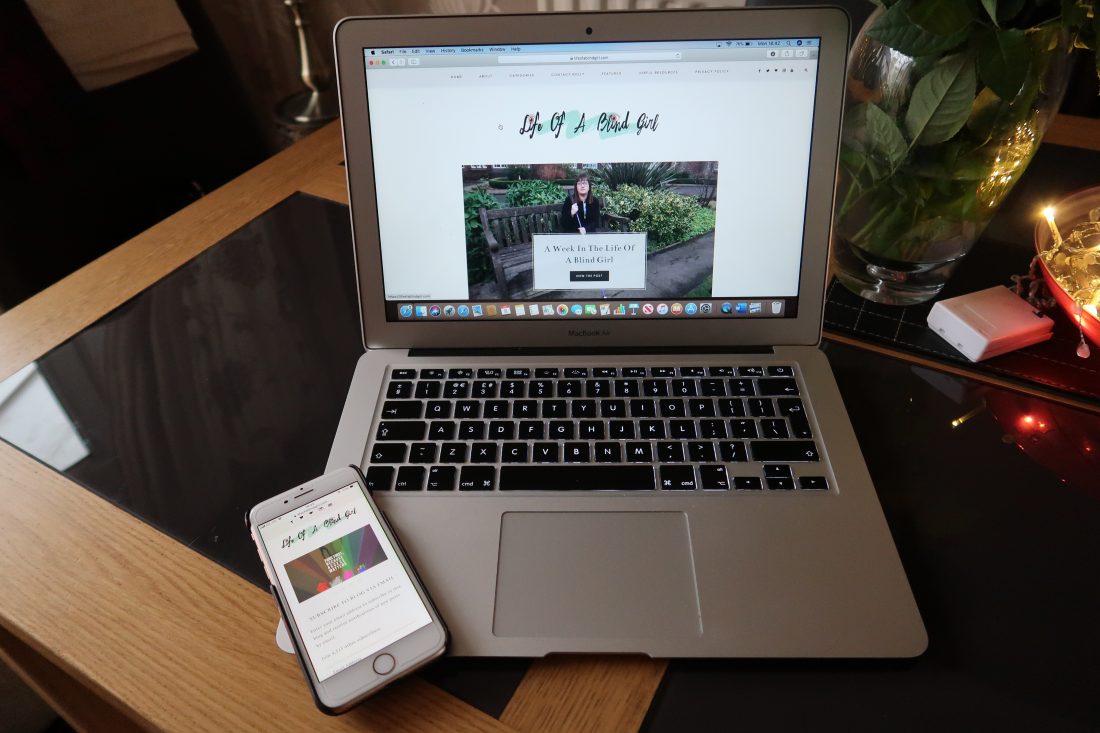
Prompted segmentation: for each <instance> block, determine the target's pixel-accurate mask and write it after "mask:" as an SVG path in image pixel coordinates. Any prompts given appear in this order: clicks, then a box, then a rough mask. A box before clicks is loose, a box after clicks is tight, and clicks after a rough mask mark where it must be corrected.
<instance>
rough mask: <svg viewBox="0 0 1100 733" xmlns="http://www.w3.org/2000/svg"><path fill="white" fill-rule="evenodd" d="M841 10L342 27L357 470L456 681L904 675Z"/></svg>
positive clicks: (339, 438)
mask: <svg viewBox="0 0 1100 733" xmlns="http://www.w3.org/2000/svg"><path fill="white" fill-rule="evenodd" d="M847 38H848V20H847V17H846V16H845V15H844V13H843V12H842V11H840V10H836V9H781V10H699V11H677V12H630V13H596V14H542V15H530V16H525V15H480V16H464V17H401V18H394V17H387V18H351V19H347V20H344V21H342V22H341V23H340V24H339V25H338V27H337V29H336V31H335V43H336V56H337V62H338V73H339V88H340V100H341V110H342V116H343V129H344V144H345V152H346V163H347V175H348V188H349V192H350V201H351V211H352V224H353V229H354V240H355V262H356V270H357V273H356V274H357V277H358V287H359V302H360V308H361V311H362V324H363V340H364V345H365V347H366V353H365V354H364V355H363V356H362V357H361V359H360V360H359V363H358V366H357V368H356V370H355V376H354V378H353V381H352V384H351V387H350V391H349V394H348V397H347V402H346V405H345V406H344V410H343V413H342V417H341V419H340V423H339V428H338V432H337V435H336V437H335V440H334V444H333V447H332V452H331V455H330V457H329V461H328V465H329V468H335V467H338V466H341V465H347V464H349V463H354V464H358V465H360V466H362V467H363V470H364V471H365V473H366V477H367V481H368V484H369V487H370V489H371V490H372V492H373V494H374V496H375V498H376V499H377V501H378V503H379V505H380V506H381V507H382V509H383V510H384V511H385V513H386V514H387V516H388V517H389V518H390V520H391V521H392V523H393V525H394V527H395V529H396V531H397V533H398V535H399V536H400V538H401V541H402V542H403V544H404V546H405V549H406V550H407V551H408V553H409V555H410V557H411V559H412V561H413V563H414V565H415V566H416V568H417V570H418V572H419V573H420V575H421V577H422V579H423V581H424V584H425V585H426V587H427V588H428V589H429V590H430V592H431V594H432V596H433V598H434V600H435V602H436V604H437V605H438V606H439V609H440V612H441V614H442V616H443V618H444V619H445V620H446V622H447V624H448V626H449V628H450V631H451V638H452V646H451V649H450V651H451V653H453V654H456V655H469V656H540V655H545V654H549V653H554V652H615V653H618V652H623V653H642V654H648V655H651V656H654V657H673V656H676V657H715V656H717V657H908V656H915V655H918V654H920V653H921V652H922V651H923V650H924V649H925V646H926V643H927V638H926V634H925V631H924V627H923V625H922V623H921V619H920V615H919V612H918V610H917V607H916V604H915V602H914V599H913V596H912V593H911V591H910V589H909V585H908V583H907V580H906V577H905V573H904V571H903V569H902V566H901V563H900V561H899V559H898V554H897V551H896V549H895V547H894V543H893V541H892V538H891V536H890V531H889V529H888V528H887V525H886V522H885V521H884V518H883V514H882V510H881V508H880V506H879V502H878V499H877V497H876V494H875V490H874V487H873V486H872V484H871V480H870V478H869V476H868V473H867V469H866V467H865V465H864V461H863V458H862V456H861V454H860V449H859V445H858V443H857V441H856V437H855V435H854V434H853V431H852V427H851V425H850V424H849V420H848V416H847V414H846V412H845V408H844V404H843V402H842V401H841V397H840V394H839V392H838V390H837V386H836V384H835V381H834V378H833V376H832V374H831V372H830V368H829V364H828V362H827V360H826V358H825V356H824V355H823V353H822V352H821V351H820V350H819V348H818V347H819V342H820V339H821V324H822V310H823V293H824V286H825V280H826V268H827V262H828V250H829V231H830V222H831V214H832V201H833V191H834V178H835V173H836V167H837V147H838V139H839V136H840V123H841V110H842V99H843V92H844V69H845V56H846V50H847V49H846V44H847Z"/></svg>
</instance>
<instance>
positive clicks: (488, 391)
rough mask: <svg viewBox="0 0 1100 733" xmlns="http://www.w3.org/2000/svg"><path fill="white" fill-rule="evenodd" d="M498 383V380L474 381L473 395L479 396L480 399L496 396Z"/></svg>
mask: <svg viewBox="0 0 1100 733" xmlns="http://www.w3.org/2000/svg"><path fill="white" fill-rule="evenodd" d="M498 384H499V383H498V382H494V381H489V380H479V381H477V382H474V397H481V398H482V399H488V398H490V397H496V396H497V386H498Z"/></svg>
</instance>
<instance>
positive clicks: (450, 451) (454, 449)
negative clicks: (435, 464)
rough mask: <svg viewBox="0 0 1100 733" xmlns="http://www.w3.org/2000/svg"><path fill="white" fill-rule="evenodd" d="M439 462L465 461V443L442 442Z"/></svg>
mask: <svg viewBox="0 0 1100 733" xmlns="http://www.w3.org/2000/svg"><path fill="white" fill-rule="evenodd" d="M439 462H440V463H465V462H466V444H465V443H444V444H443V447H442V448H441V449H440V451H439Z"/></svg>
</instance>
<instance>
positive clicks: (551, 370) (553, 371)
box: [535, 367, 561, 379]
mask: <svg viewBox="0 0 1100 733" xmlns="http://www.w3.org/2000/svg"><path fill="white" fill-rule="evenodd" d="M560 373H561V370H560V369H558V368H557V367H539V368H538V369H536V370H535V379H557V378H558V375H559V374H560Z"/></svg>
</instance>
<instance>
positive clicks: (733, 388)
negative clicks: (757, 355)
mask: <svg viewBox="0 0 1100 733" xmlns="http://www.w3.org/2000/svg"><path fill="white" fill-rule="evenodd" d="M729 386H730V394H731V395H736V396H739V397H751V396H752V395H754V394H756V387H755V386H754V385H753V381H752V380H751V379H731V380H729Z"/></svg>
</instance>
